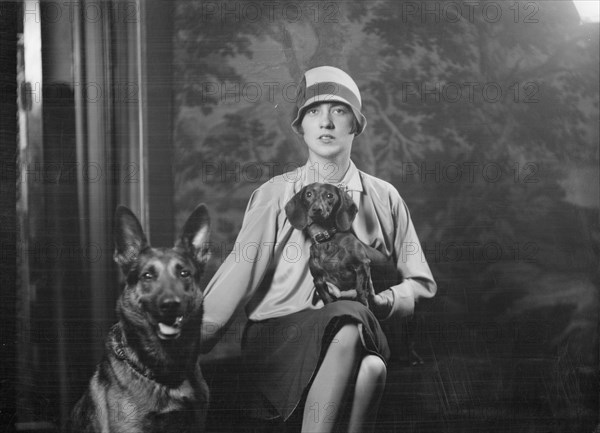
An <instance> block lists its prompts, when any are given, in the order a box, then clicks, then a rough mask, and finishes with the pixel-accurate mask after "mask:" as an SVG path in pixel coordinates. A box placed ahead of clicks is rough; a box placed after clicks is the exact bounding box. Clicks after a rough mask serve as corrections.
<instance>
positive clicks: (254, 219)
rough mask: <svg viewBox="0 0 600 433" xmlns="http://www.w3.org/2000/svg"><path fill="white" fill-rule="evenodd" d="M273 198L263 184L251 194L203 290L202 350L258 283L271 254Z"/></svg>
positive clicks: (215, 338)
mask: <svg viewBox="0 0 600 433" xmlns="http://www.w3.org/2000/svg"><path fill="white" fill-rule="evenodd" d="M276 200H277V199H276V198H275V197H274V195H273V194H272V191H271V192H269V191H267V190H266V189H265V188H259V189H257V190H256V191H254V193H253V194H252V196H251V197H250V201H249V203H248V206H247V208H246V213H245V215H244V221H243V223H242V228H241V230H240V233H239V234H238V237H237V239H236V243H235V245H234V248H233V251H232V252H231V253H230V254H229V255H228V256H227V258H226V259H225V261H224V262H223V264H222V265H221V266H220V267H219V269H218V270H217V272H216V273H215V275H214V276H213V278H212V279H211V280H210V282H209V283H208V285H207V287H206V289H205V291H204V319H203V322H202V332H201V341H202V344H201V346H202V352H204V353H206V352H208V351H210V350H211V349H212V348H213V347H214V345H215V344H216V343H217V341H218V340H219V339H220V338H221V336H222V335H223V333H224V332H225V331H226V328H227V325H228V324H229V322H230V320H231V319H232V317H233V315H234V313H235V312H236V311H237V310H238V309H239V308H240V307H242V306H243V305H244V304H245V303H246V302H247V301H248V299H249V298H250V297H251V296H252V294H253V293H254V292H255V290H256V288H257V287H258V286H259V284H260V283H261V281H262V279H263V277H264V275H265V272H266V270H267V269H268V267H269V264H270V263H271V260H272V257H273V249H274V246H275V239H276V236H277V214H278V209H279V206H277V204H276Z"/></svg>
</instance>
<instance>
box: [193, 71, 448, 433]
mask: <svg viewBox="0 0 600 433" xmlns="http://www.w3.org/2000/svg"><path fill="white" fill-rule="evenodd" d="M296 109H297V115H296V117H295V119H294V121H293V122H292V128H293V129H294V131H295V132H296V133H298V134H299V135H301V136H302V137H303V140H304V143H305V144H306V146H307V147H308V161H307V163H306V165H305V166H303V167H301V168H299V169H297V170H295V171H293V172H290V173H286V174H283V175H281V176H276V177H274V178H273V179H271V180H269V181H268V182H266V183H265V184H263V185H262V186H261V187H259V188H258V189H257V190H256V191H254V193H253V194H252V196H251V198H250V202H249V204H248V207H247V210H246V214H245V217H244V222H243V225H242V229H241V231H240V233H239V235H238V238H237V241H236V249H235V251H236V252H235V253H232V254H231V255H229V256H228V257H227V259H226V260H225V262H224V263H223V265H222V266H221V267H220V269H219V270H218V271H217V273H216V274H215V276H214V277H213V279H212V280H211V281H210V283H209V284H208V286H207V288H206V291H205V301H204V311H205V319H204V324H203V350H204V351H208V350H210V348H212V346H213V345H214V344H215V343H216V341H217V340H218V339H219V337H220V336H222V335H223V333H224V331H225V329H226V327H227V324H228V322H229V321H230V320H231V318H232V316H233V315H234V313H235V311H236V310H237V309H238V308H239V307H242V306H244V307H245V309H246V314H247V315H248V318H249V321H248V324H247V326H246V329H245V331H244V337H243V341H242V354H243V356H244V360H245V363H244V365H245V366H247V368H248V370H249V372H250V376H251V377H252V386H253V388H255V389H253V390H252V392H249V393H248V394H249V395H254V396H257V397H258V403H259V404H260V405H261V408H262V409H263V411H266V412H263V413H264V414H265V417H268V416H269V415H270V416H273V417H281V418H283V419H284V420H285V419H287V418H288V417H289V416H290V415H291V414H292V413H293V412H294V411H295V410H303V414H302V431H304V432H328V431H332V430H333V428H334V427H335V426H336V423H342V422H343V423H345V425H346V427H347V430H348V431H352V432H367V431H372V429H373V427H374V425H375V417H376V413H377V408H378V406H379V400H380V397H381V395H382V392H383V389H384V386H385V379H386V361H387V360H388V358H389V348H388V345H387V340H386V337H385V335H384V334H383V331H382V330H381V327H380V325H379V320H390V319H393V318H399V317H404V316H408V315H410V314H411V313H412V311H413V308H414V302H415V300H417V299H419V298H422V297H425V298H428V297H431V296H433V295H434V294H435V291H436V285H435V282H434V280H433V277H432V275H431V272H430V270H429V266H428V265H427V262H426V261H425V260H424V256H423V254H422V253H421V250H420V244H419V240H418V238H417V235H416V233H415V229H414V227H413V224H412V221H411V219H410V215H409V213H408V209H407V208H406V205H405V203H404V201H403V200H402V199H401V198H400V196H399V194H398V192H397V191H396V190H395V189H394V187H393V186H391V185H390V184H389V183H387V182H385V181H383V180H380V179H377V178H375V177H373V176H370V175H368V174H365V173H363V172H361V171H359V170H358V169H357V168H356V167H355V165H354V164H353V163H352V161H351V160H350V152H351V149H352V143H353V140H354V137H355V136H357V135H359V134H360V133H361V132H362V131H363V130H364V128H365V126H366V123H367V122H366V118H365V116H364V115H363V114H362V112H361V97H360V92H359V90H358V87H357V86H356V84H355V83H354V81H353V80H352V78H351V77H350V76H349V75H347V74H346V73H345V72H343V71H342V70H340V69H337V68H334V67H330V66H321V67H317V68H314V69H311V70H309V71H307V72H306V73H305V75H304V77H303V79H302V82H301V83H300V85H299V89H298V98H297V102H296ZM313 182H328V183H333V184H336V185H338V186H340V187H342V188H344V189H345V190H346V191H347V192H348V193H349V194H350V195H351V196H352V198H353V200H354V201H355V203H356V204H357V206H358V209H359V211H358V214H357V216H356V218H355V220H354V222H353V225H352V229H353V231H354V233H355V234H356V235H357V236H358V238H359V239H360V240H362V241H363V242H365V243H366V244H368V245H370V246H372V247H374V248H376V249H378V250H379V251H380V252H382V253H383V254H384V255H385V256H386V257H389V258H390V259H391V260H393V261H394V263H395V265H396V268H397V270H398V271H399V272H400V273H401V275H402V276H403V277H404V279H403V281H402V282H401V283H400V282H398V283H399V284H396V285H393V286H392V287H390V288H388V289H387V290H384V291H382V292H381V293H379V294H377V295H376V296H375V297H374V298H373V299H372V301H371V305H372V307H371V308H372V309H373V311H371V310H369V309H368V308H367V307H365V306H364V305H362V304H360V303H358V302H355V301H352V300H345V299H341V296H342V295H343V294H342V293H340V291H339V290H338V289H337V288H336V287H334V286H330V287H329V291H330V293H331V294H332V296H334V297H336V298H339V299H341V300H339V301H337V302H333V303H330V304H327V305H324V304H323V302H322V301H321V300H320V299H319V297H318V295H317V294H316V292H315V288H314V284H313V280H312V277H311V275H310V272H309V269H308V258H309V255H310V253H309V249H310V242H311V241H310V239H307V238H306V237H305V235H304V234H303V232H301V231H300V230H295V229H294V228H293V227H292V226H291V225H290V223H289V221H288V220H287V218H286V214H285V211H284V207H285V205H286V203H287V202H288V201H289V200H290V199H291V198H292V197H293V196H294V194H296V193H297V192H298V191H300V190H301V189H302V187H303V186H304V185H308V184H310V183H313ZM240 252H242V254H240ZM343 410H346V411H349V417H344V419H343V420H342V417H340V413H342V411H343ZM345 413H346V412H345Z"/></svg>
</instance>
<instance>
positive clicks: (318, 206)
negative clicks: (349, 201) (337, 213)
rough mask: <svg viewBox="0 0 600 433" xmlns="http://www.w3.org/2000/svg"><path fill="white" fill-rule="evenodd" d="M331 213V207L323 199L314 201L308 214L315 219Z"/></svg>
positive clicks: (326, 216) (325, 216)
mask: <svg viewBox="0 0 600 433" xmlns="http://www.w3.org/2000/svg"><path fill="white" fill-rule="evenodd" d="M330 213H331V209H330V208H329V206H327V204H326V203H323V202H321V201H317V202H315V203H313V204H312V205H311V206H310V208H309V210H308V215H309V216H310V217H311V218H315V219H326V218H328V217H329V214H330Z"/></svg>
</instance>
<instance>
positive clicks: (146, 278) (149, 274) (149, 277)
mask: <svg viewBox="0 0 600 433" xmlns="http://www.w3.org/2000/svg"><path fill="white" fill-rule="evenodd" d="M153 279H154V274H153V273H152V272H144V273H143V274H142V280H144V281H150V280H153Z"/></svg>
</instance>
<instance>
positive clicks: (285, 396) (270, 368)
mask: <svg viewBox="0 0 600 433" xmlns="http://www.w3.org/2000/svg"><path fill="white" fill-rule="evenodd" d="M348 323H356V324H358V325H359V329H360V330H361V332H360V335H361V340H362V345H363V347H364V349H365V351H366V352H367V353H371V354H374V355H377V356H379V357H380V358H381V359H382V360H383V361H384V362H387V361H388V359H389V357H390V349H389V347H388V343H387V339H386V337H385V334H384V333H383V331H382V329H381V326H380V325H379V322H378V321H377V319H376V318H375V316H374V315H373V313H372V312H371V311H370V310H369V309H368V308H367V307H365V306H364V305H362V304H361V303H359V302H355V301H337V302H333V303H331V304H327V305H325V306H324V307H323V308H321V309H317V310H305V311H300V312H297V313H294V314H290V315H288V316H283V317H277V318H274V319H268V320H263V321H260V322H253V321H249V322H248V324H247V325H246V328H245V330H244V336H243V340H242V356H243V359H244V363H243V365H244V368H245V372H243V373H245V374H243V376H245V377H246V380H245V382H246V386H247V388H246V389H247V390H251V392H248V394H247V395H246V397H248V398H245V399H244V400H245V403H246V404H247V406H246V407H247V408H251V411H252V414H253V416H255V417H259V418H264V419H270V418H278V417H281V418H283V420H287V419H288V418H289V416H290V415H291V414H292V413H293V412H294V410H295V409H296V407H297V406H298V405H299V403H300V402H301V401H302V399H303V397H304V395H305V393H306V392H307V390H308V388H309V386H310V384H311V380H312V378H313V376H314V375H315V372H316V371H317V369H318V367H319V365H320V363H321V361H322V359H323V357H324V356H325V353H326V351H327V348H328V347H329V344H330V342H331V341H332V339H333V337H334V336H335V334H336V333H337V332H338V331H339V330H340V329H341V328H342V327H343V326H344V325H346V324H348Z"/></svg>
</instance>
